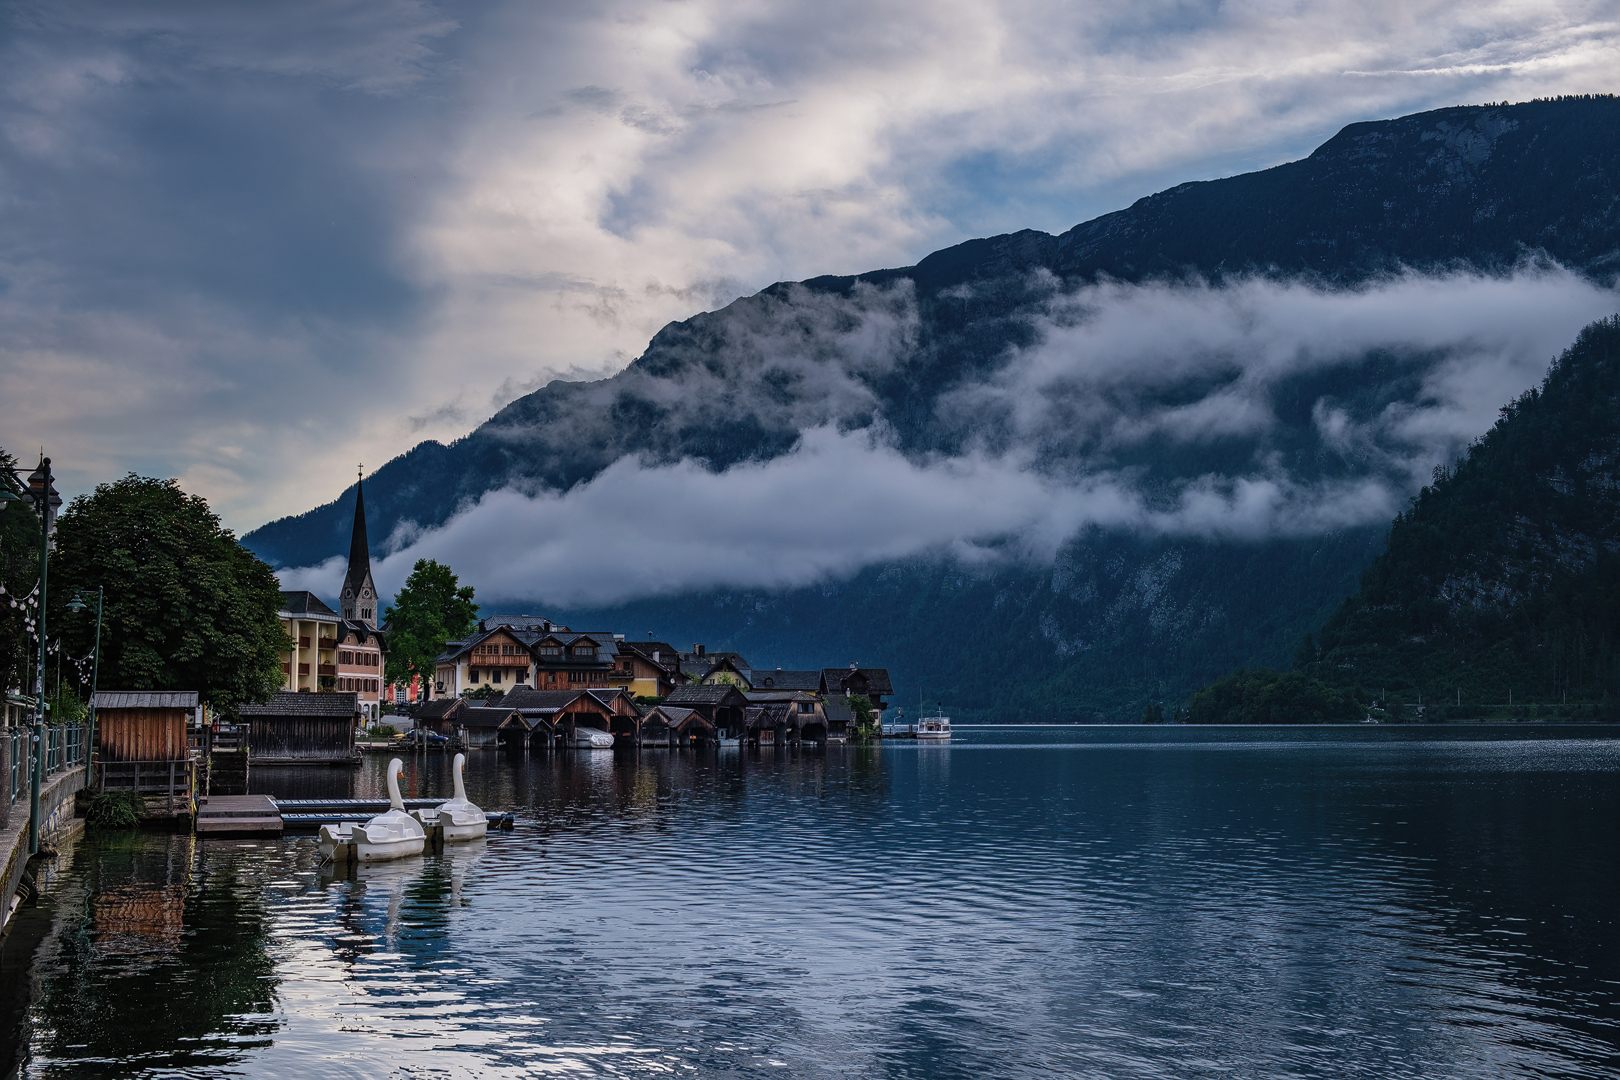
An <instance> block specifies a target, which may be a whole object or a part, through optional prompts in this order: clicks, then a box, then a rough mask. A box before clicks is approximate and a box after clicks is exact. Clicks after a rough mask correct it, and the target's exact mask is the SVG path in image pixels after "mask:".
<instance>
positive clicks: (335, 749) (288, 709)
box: [240, 691, 360, 765]
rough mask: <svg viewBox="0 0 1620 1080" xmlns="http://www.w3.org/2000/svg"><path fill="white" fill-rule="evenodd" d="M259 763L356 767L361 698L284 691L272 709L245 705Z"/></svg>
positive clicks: (255, 761)
mask: <svg viewBox="0 0 1620 1080" xmlns="http://www.w3.org/2000/svg"><path fill="white" fill-rule="evenodd" d="M240 712H241V716H242V722H243V723H244V724H246V725H247V726H248V757H249V758H251V759H252V761H253V764H255V765H351V764H353V763H354V762H355V760H356V758H355V748H354V729H355V725H356V724H358V723H359V722H360V703H359V699H358V697H357V695H355V694H331V693H320V694H295V693H291V692H289V691H282V692H280V693H278V694H276V696H275V697H274V698H272V699H271V701H270V703H269V704H267V705H243V706H242V707H241V710H240Z"/></svg>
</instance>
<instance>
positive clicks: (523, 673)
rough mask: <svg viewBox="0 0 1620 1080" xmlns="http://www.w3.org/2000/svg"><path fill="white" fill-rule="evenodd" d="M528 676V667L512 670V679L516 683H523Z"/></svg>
mask: <svg viewBox="0 0 1620 1080" xmlns="http://www.w3.org/2000/svg"><path fill="white" fill-rule="evenodd" d="M528 677H529V670H528V669H527V668H518V669H517V670H516V671H514V672H512V681H513V682H515V683H522V682H523V681H524V680H526V679H527V678H528Z"/></svg>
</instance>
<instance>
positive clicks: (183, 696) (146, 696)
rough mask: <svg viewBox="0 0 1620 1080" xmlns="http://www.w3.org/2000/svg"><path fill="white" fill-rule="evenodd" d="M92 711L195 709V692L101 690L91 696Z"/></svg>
mask: <svg viewBox="0 0 1620 1080" xmlns="http://www.w3.org/2000/svg"><path fill="white" fill-rule="evenodd" d="M90 707H91V708H92V709H195V708H196V707H197V691H195V690H140V691H131V690H102V691H99V692H98V693H95V694H93V695H91V698H90Z"/></svg>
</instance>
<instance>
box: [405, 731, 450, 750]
mask: <svg viewBox="0 0 1620 1080" xmlns="http://www.w3.org/2000/svg"><path fill="white" fill-rule="evenodd" d="M449 741H450V740H449V738H448V737H446V736H444V735H440V734H439V733H438V732H436V731H423V730H422V729H421V728H417V729H416V730H414V731H407V732H406V733H405V734H403V735H401V736H400V737H399V742H398V743H397V744H396V745H399V746H409V747H423V748H426V747H438V746H443V745H445V744H446V743H448V742H449Z"/></svg>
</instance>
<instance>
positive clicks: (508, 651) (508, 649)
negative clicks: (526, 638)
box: [501, 645, 517, 656]
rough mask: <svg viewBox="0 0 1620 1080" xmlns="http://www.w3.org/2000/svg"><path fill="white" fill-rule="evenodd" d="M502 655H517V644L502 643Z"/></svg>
mask: <svg viewBox="0 0 1620 1080" xmlns="http://www.w3.org/2000/svg"><path fill="white" fill-rule="evenodd" d="M501 655H502V656H516V655H517V647H516V646H515V645H502V646H501Z"/></svg>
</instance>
